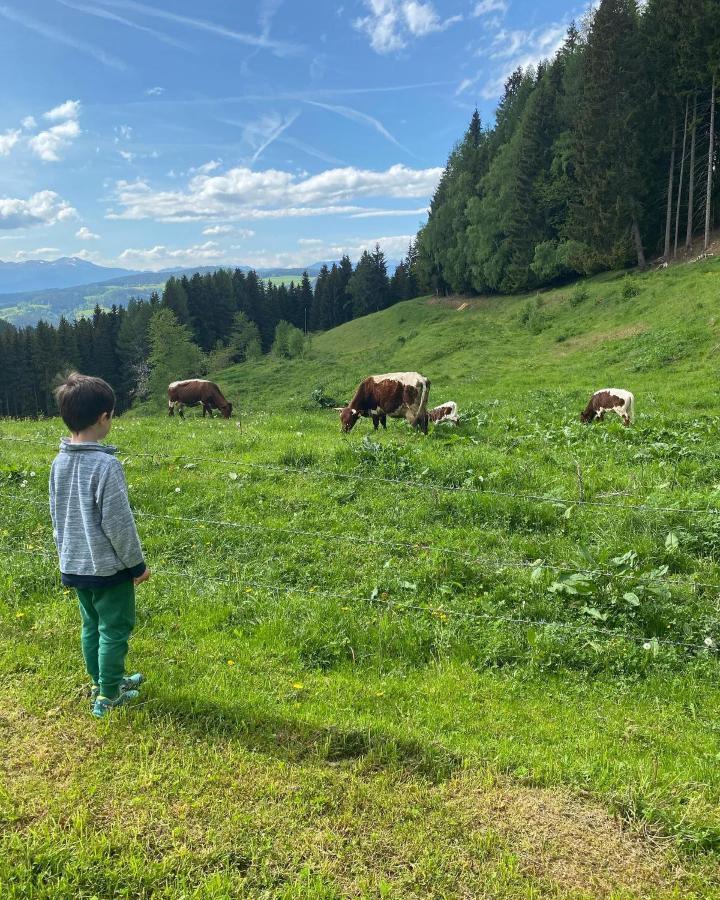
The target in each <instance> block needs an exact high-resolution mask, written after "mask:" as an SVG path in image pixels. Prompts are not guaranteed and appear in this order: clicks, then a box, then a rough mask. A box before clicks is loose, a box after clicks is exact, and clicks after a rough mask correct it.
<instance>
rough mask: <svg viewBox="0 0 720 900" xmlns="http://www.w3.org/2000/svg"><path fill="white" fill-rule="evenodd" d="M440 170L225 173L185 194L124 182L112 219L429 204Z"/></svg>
mask: <svg viewBox="0 0 720 900" xmlns="http://www.w3.org/2000/svg"><path fill="white" fill-rule="evenodd" d="M441 174H442V169H441V168H440V167H435V168H431V169H411V168H409V167H407V166H404V165H401V164H396V165H394V166H390V168H388V169H385V170H384V171H375V170H372V169H357V168H354V167H350V166H348V167H345V168H338V169H327V170H325V171H324V172H320V173H319V174H317V175H311V176H307V175H298V174H296V173H293V172H287V171H282V170H278V169H264V170H261V171H257V172H254V171H252V170H251V169H248V168H245V167H238V168H233V169H229V170H228V171H227V172H224V173H222V174H199V175H195V176H194V177H193V178H191V179H190V181H189V182H188V184H187V187H186V189H185V190H169V191H162V190H153V189H152V188H151V187H150V185H149V184H147V182H145V181H140V180H139V181H133V182H128V181H120V182H118V183H117V185H116V191H115V199H116V202H117V205H118V206H119V207H120V209H119V211H117V210H111V211H109V213H108V218H111V219H155V220H156V221H161V222H188V221H196V220H200V219H211V220H212V219H224V220H225V222H226V223H227V222H228V221H237V220H238V219H275V218H284V217H305V216H319V215H342V214H350V213H364V212H367V211H368V210H367V208H365V207H363V206H358V205H357V204H352V201H357V200H360V199H365V198H370V197H383V198H387V197H393V198H402V199H407V198H410V197H418V198H422V199H429V198H430V197H431V196H432V194H433V191H434V190H435V187H436V186H437V183H438V181H439V179H440V176H441Z"/></svg>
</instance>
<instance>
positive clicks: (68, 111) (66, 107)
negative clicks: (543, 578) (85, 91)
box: [43, 100, 80, 122]
mask: <svg viewBox="0 0 720 900" xmlns="http://www.w3.org/2000/svg"><path fill="white" fill-rule="evenodd" d="M79 115H80V101H79V100H66V101H65V102H64V103H61V104H60V105H59V106H55V107H53V109H51V110H49V111H48V112H46V113H43V119H47V120H48V122H63V121H64V120H65V119H77V118H78V117H79Z"/></svg>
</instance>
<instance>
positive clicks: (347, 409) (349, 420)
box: [340, 406, 360, 433]
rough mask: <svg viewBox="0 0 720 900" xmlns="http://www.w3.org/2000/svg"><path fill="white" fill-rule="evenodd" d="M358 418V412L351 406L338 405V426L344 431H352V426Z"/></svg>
mask: <svg viewBox="0 0 720 900" xmlns="http://www.w3.org/2000/svg"><path fill="white" fill-rule="evenodd" d="M359 418H360V413H359V412H358V411H357V410H356V409H353V408H352V407H351V406H342V407H340V428H341V430H342V431H344V432H345V433H347V432H348V431H352V429H353V426H354V425H355V423H356V422H357V420H358V419H359Z"/></svg>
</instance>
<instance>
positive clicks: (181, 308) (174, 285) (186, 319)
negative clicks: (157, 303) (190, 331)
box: [162, 277, 190, 325]
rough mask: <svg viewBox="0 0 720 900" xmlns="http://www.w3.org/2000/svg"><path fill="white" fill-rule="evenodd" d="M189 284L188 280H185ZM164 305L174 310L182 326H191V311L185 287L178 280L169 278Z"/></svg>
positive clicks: (163, 298)
mask: <svg viewBox="0 0 720 900" xmlns="http://www.w3.org/2000/svg"><path fill="white" fill-rule="evenodd" d="M184 280H185V283H187V278H185V279H184ZM162 305H163V306H164V307H165V308H166V309H170V310H172V312H173V313H174V314H175V318H176V319H177V320H178V322H179V323H180V324H181V325H189V324H190V309H189V306H188V296H187V292H186V290H185V285H184V284H183V282H182V281H180V280H178V279H177V278H174V277H173V278H168V280H167V282H166V283H165V288H164V290H163V295H162Z"/></svg>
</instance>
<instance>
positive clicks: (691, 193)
mask: <svg viewBox="0 0 720 900" xmlns="http://www.w3.org/2000/svg"><path fill="white" fill-rule="evenodd" d="M696 135H697V91H695V94H694V96H693V117H692V133H691V136H690V177H689V179H688V213H687V232H686V234H685V246H686V247H687V249H688V250H690V249H691V247H692V233H693V224H694V223H693V218H694V216H695V208H694V207H695V137H696Z"/></svg>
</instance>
